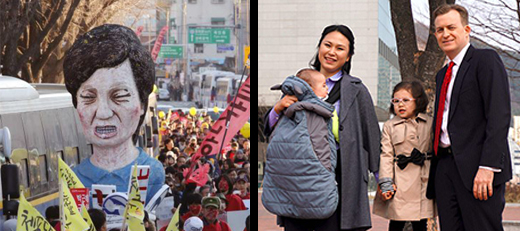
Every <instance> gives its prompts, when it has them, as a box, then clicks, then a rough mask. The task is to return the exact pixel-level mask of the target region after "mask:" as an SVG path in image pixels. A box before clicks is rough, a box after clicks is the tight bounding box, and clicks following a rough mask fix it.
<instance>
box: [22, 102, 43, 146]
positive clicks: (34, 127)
mask: <svg viewBox="0 0 520 231" xmlns="http://www.w3.org/2000/svg"><path fill="white" fill-rule="evenodd" d="M22 121H23V125H24V130H25V141H26V144H27V150H35V149H36V150H38V153H37V154H38V155H43V154H45V153H46V152H47V149H46V148H45V147H46V145H45V134H44V133H43V128H42V121H41V119H40V113H39V112H27V113H23V114H22Z"/></svg>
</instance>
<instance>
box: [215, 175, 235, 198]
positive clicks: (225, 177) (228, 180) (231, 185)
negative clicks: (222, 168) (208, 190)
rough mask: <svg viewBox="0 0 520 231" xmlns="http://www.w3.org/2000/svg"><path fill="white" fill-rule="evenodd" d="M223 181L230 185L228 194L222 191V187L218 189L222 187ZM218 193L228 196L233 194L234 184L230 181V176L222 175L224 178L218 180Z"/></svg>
mask: <svg viewBox="0 0 520 231" xmlns="http://www.w3.org/2000/svg"><path fill="white" fill-rule="evenodd" d="M222 180H225V181H227V183H228V191H227V192H222V191H220V187H218V185H220V181H222ZM217 192H219V193H223V194H226V195H229V194H231V193H233V183H232V181H231V179H229V176H227V175H222V176H220V177H219V178H218V180H217Z"/></svg>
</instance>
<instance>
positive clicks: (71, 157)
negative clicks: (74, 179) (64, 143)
mask: <svg viewBox="0 0 520 231" xmlns="http://www.w3.org/2000/svg"><path fill="white" fill-rule="evenodd" d="M64 161H65V163H67V165H69V167H71V168H74V167H75V166H76V165H78V163H79V155H78V148H77V147H65V159H64Z"/></svg>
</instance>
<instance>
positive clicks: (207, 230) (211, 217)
mask: <svg viewBox="0 0 520 231" xmlns="http://www.w3.org/2000/svg"><path fill="white" fill-rule="evenodd" d="M202 207H203V209H202V222H203V223H204V229H203V230H202V231H231V228H230V227H229V225H228V224H227V223H226V222H225V221H219V220H218V219H217V216H218V213H219V209H220V199H219V198H218V197H204V198H203V199H202Z"/></svg>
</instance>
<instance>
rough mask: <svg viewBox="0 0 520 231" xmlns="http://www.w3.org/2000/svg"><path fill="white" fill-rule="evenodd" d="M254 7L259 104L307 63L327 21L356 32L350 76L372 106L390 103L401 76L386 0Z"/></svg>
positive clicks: (268, 102)
mask: <svg viewBox="0 0 520 231" xmlns="http://www.w3.org/2000/svg"><path fill="white" fill-rule="evenodd" d="M258 11H259V33H258V37H259V38H258V41H259V42H258V74H259V76H258V78H259V79H261V81H258V85H259V91H258V92H259V106H266V107H270V106H272V105H274V103H275V102H276V101H277V100H278V99H279V98H280V96H281V94H280V93H278V92H272V91H270V90H269V88H270V87H271V86H272V85H275V84H277V83H281V82H282V81H283V80H284V79H285V77H287V76H289V75H293V74H295V72H296V71H297V70H298V69H300V68H302V67H307V66H309V61H310V60H311V59H312V58H313V56H315V54H316V51H317V45H318V44H317V43H318V41H319V39H320V36H321V32H322V30H323V29H324V28H325V27H326V26H328V25H331V24H344V25H347V26H348V27H349V28H350V29H351V30H352V31H353V33H354V36H355V54H354V56H353V57H352V70H351V75H353V76H356V77H359V78H361V79H362V81H363V83H364V84H365V85H366V86H367V87H368V89H369V91H370V94H371V95H372V100H373V102H374V104H375V105H377V106H379V107H381V108H383V109H384V110H386V108H388V106H389V102H390V98H391V93H392V88H393V86H395V84H397V83H398V82H399V81H400V79H401V78H400V74H399V65H398V58H397V46H396V42H395V36H394V30H393V27H392V22H391V17H390V6H389V1H388V0H368V1H366V0H355V1H330V0H325V1H298V0H286V1H259V3H258Z"/></svg>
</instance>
